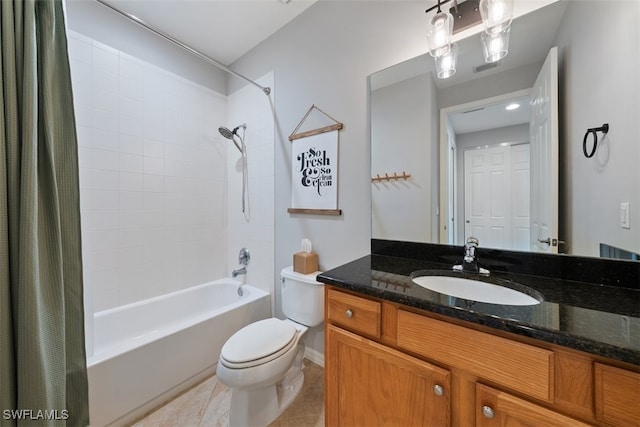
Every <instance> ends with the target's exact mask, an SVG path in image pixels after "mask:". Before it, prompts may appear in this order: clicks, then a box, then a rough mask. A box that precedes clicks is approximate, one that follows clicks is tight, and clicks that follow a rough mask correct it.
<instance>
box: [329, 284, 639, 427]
mask: <svg viewBox="0 0 640 427" xmlns="http://www.w3.org/2000/svg"><path fill="white" fill-rule="evenodd" d="M325 289H326V290H325V292H326V296H325V302H326V303H325V332H326V334H325V377H326V388H325V399H326V401H325V406H326V413H325V417H326V425H327V426H377V425H392V426H394V425H395V426H413V425H422V426H427V425H428V426H441V425H452V426H460V427H466V426H472V425H477V426H487V427H490V426H511V425H515V426H539V425H548V426H583V425H601V426H640V372H639V371H640V369H639V368H638V367H637V366H634V365H628V364H624V363H621V362H616V361H614V360H609V359H605V358H602V357H598V356H594V355H591V354H588V353H582V352H578V351H575V350H571V349H567V348H564V347H559V346H556V345H553V344H550V343H547V342H543V341H538V340H534V339H530V338H526V337H521V336H518V335H514V334H509V333H507V332H504V331H499V330H495V329H491V328H487V327H482V326H480V325H476V324H472V323H468V322H463V321H461V320H457V319H453V318H448V317H445V316H439V315H437V314H434V313H431V312H427V311H423V310H418V309H413V308H410V307H406V306H403V305H400V304H397V303H393V302H389V301H384V300H380V299H376V298H372V297H368V296H362V295H360V294H356V293H352V292H349V291H345V290H342V289H339V288H335V287H332V286H326V287H325Z"/></svg>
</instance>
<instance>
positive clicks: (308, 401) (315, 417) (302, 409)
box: [132, 359, 324, 427]
mask: <svg viewBox="0 0 640 427" xmlns="http://www.w3.org/2000/svg"><path fill="white" fill-rule="evenodd" d="M304 365H305V368H304V375H305V378H304V385H303V386H302V391H301V392H300V395H299V396H298V398H297V399H296V400H295V402H293V403H292V404H291V406H289V408H287V410H286V411H284V412H283V413H282V415H280V417H278V419H276V420H275V421H274V422H273V423H271V424H270V425H269V427H323V426H324V369H323V368H322V367H320V366H318V365H316V364H315V363H312V362H310V361H308V360H306V359H305V361H304ZM230 399H231V390H229V388H227V386H225V385H224V384H222V383H220V382H218V381H217V378H216V377H215V375H214V376H212V377H210V378H208V379H206V380H204V381H203V382H201V383H200V384H198V385H196V386H195V387H193V388H192V389H190V390H187V391H186V392H184V393H183V394H181V395H180V396H178V397H176V398H175V399H174V400H172V401H170V402H167V403H166V404H164V405H163V406H161V407H159V408H158V409H156V410H154V411H153V412H151V413H149V414H147V415H146V416H145V417H144V418H142V419H141V420H139V421H137V422H136V423H134V424H133V425H132V427H227V426H228V425H229V405H230Z"/></svg>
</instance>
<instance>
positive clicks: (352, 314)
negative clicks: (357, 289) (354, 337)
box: [327, 289, 382, 338]
mask: <svg viewBox="0 0 640 427" xmlns="http://www.w3.org/2000/svg"><path fill="white" fill-rule="evenodd" d="M327 304H328V305H327V318H328V320H329V322H331V323H335V324H337V325H340V326H343V327H344V328H346V329H349V330H352V331H354V332H358V333H362V334H365V335H368V336H371V337H375V338H380V312H381V309H382V305H381V304H380V302H378V301H372V300H369V299H366V298H360V297H357V296H355V295H350V294H346V293H344V292H340V291H336V290H333V289H329V290H328V291H327Z"/></svg>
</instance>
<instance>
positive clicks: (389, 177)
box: [371, 171, 411, 182]
mask: <svg viewBox="0 0 640 427" xmlns="http://www.w3.org/2000/svg"><path fill="white" fill-rule="evenodd" d="M409 178H411V174H408V173H406V172H405V171H402V174H401V175H398V173H397V172H394V173H393V175H389V174H388V173H385V174H384V176H381V175H380V174H376V176H373V177H371V182H378V181H391V180H392V179H393V180H396V181H397V180H399V179H404V180H407V179H409Z"/></svg>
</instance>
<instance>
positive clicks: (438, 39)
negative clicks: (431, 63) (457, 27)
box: [427, 12, 453, 58]
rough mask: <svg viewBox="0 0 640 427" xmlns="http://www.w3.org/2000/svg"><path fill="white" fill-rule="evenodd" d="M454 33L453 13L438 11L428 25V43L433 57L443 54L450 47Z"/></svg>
mask: <svg viewBox="0 0 640 427" xmlns="http://www.w3.org/2000/svg"><path fill="white" fill-rule="evenodd" d="M452 35H453V15H451V13H449V12H438V13H436V14H435V15H434V16H433V18H431V20H430V21H429V24H428V25H427V44H428V46H429V53H430V54H431V56H433V57H436V58H437V57H438V56H441V55H443V54H444V53H446V52H447V50H448V49H449V45H450V44H451V36H452Z"/></svg>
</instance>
